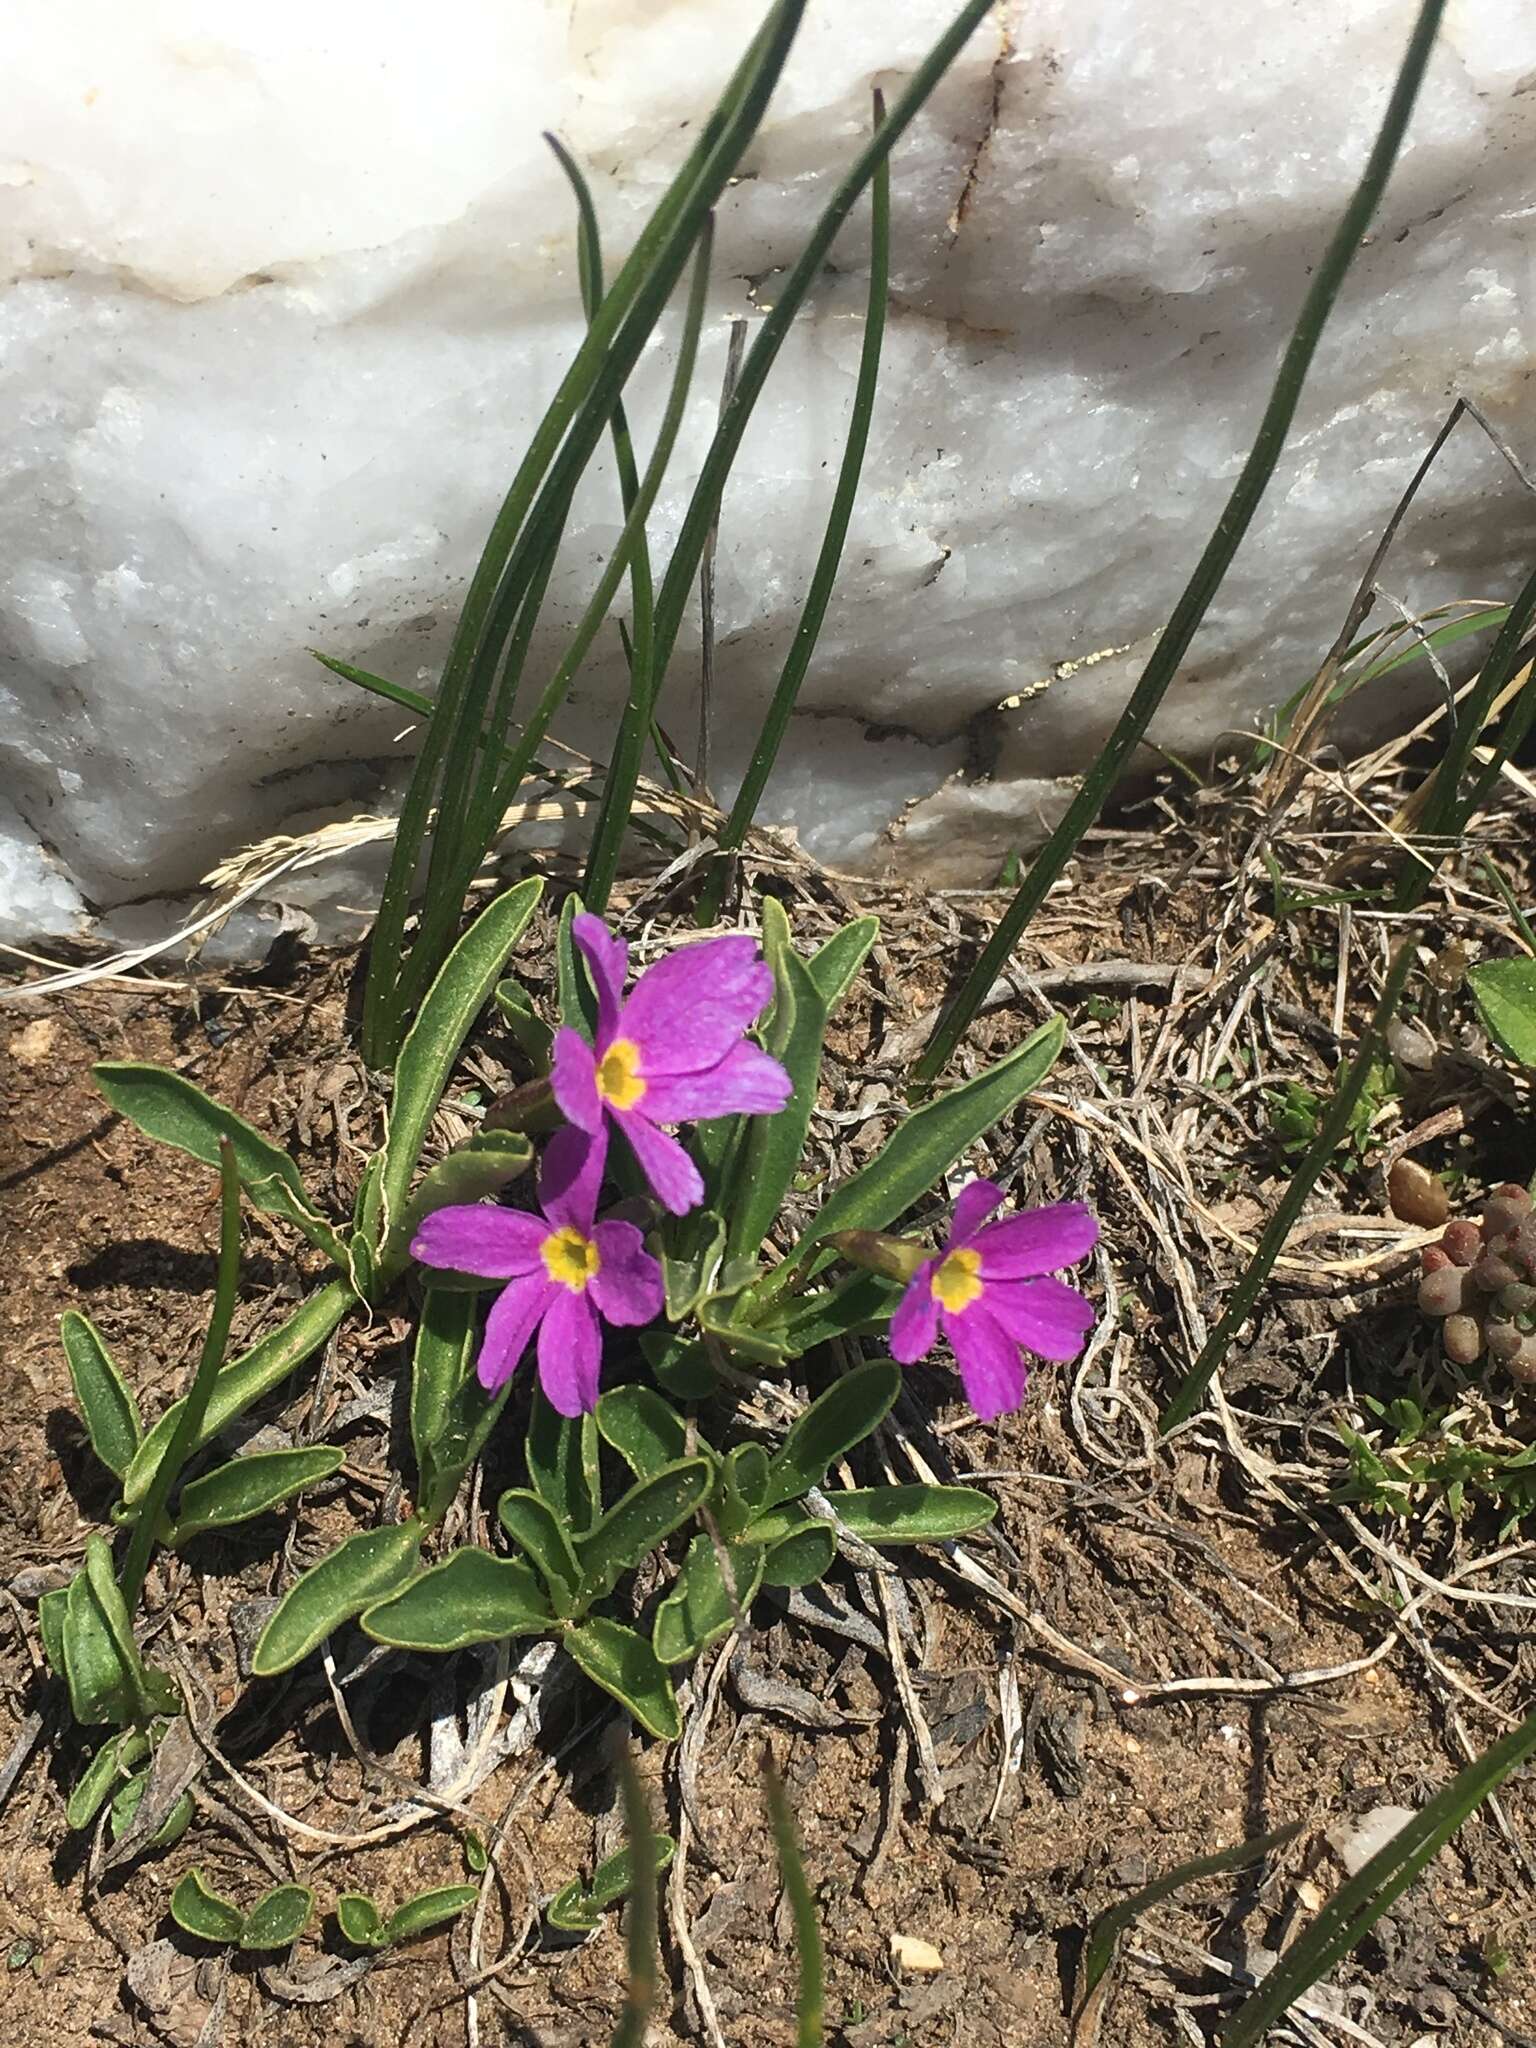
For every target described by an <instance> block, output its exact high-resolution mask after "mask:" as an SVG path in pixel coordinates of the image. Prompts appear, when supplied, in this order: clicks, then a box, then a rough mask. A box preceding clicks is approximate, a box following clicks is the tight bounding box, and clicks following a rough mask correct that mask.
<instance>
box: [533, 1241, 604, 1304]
mask: <svg viewBox="0 0 1536 2048" xmlns="http://www.w3.org/2000/svg"><path fill="white" fill-rule="evenodd" d="M539 1256H540V1258H542V1259H543V1261H544V1270H545V1272H546V1273H547V1274H548V1275H549V1277H550V1279H551V1280H553V1281H555V1282H556V1283H557V1284H558V1285H559V1286H561V1287H569V1289H570V1290H571V1292H572V1294H580V1293H581V1291H582V1289H583V1288H584V1287H585V1286H586V1284H587V1282H588V1281H589V1280H590V1279H591V1278H592V1275H593V1274H594V1273H595V1272H596V1271H597V1269H598V1267H599V1266H600V1265H601V1263H602V1261H601V1260H600V1259H599V1258H598V1255H597V1246H596V1245H595V1244H594V1243H593V1242H592V1240H591V1238H590V1237H583V1236H582V1234H581V1232H580V1231H579V1230H573V1229H572V1228H571V1227H570V1225H569V1224H567V1225H566V1226H565V1228H564V1229H563V1230H552V1231H551V1232H550V1234H549V1236H548V1237H546V1238H545V1240H544V1242H543V1243H542V1244H541V1245H540V1246H539Z"/></svg>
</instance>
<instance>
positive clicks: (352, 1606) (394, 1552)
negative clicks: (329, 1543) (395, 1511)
mask: <svg viewBox="0 0 1536 2048" xmlns="http://www.w3.org/2000/svg"><path fill="white" fill-rule="evenodd" d="M421 1537H422V1529H421V1525H420V1523H419V1522H401V1523H399V1524H398V1525H397V1526H392V1527H390V1528H387V1529H364V1530H362V1531H361V1532H360V1533H359V1534H358V1535H356V1536H349V1537H348V1538H347V1540H346V1542H345V1543H343V1544H340V1545H339V1546H338V1547H337V1548H336V1549H335V1550H333V1551H331V1552H330V1554H329V1555H328V1556H326V1557H322V1558H321V1560H320V1562H319V1563H318V1564H316V1565H311V1566H310V1568H309V1570H308V1571H307V1572H306V1573H305V1574H304V1576H303V1578H301V1579H300V1580H299V1582H298V1584H297V1585H296V1586H294V1587H292V1588H291V1589H290V1590H289V1591H288V1593H287V1594H285V1595H284V1598H283V1602H282V1605H281V1606H280V1607H279V1608H278V1609H277V1611H276V1613H275V1614H274V1615H273V1616H272V1619H271V1620H270V1621H269V1622H268V1623H267V1625H266V1627H265V1628H264V1629H263V1630H262V1632H261V1636H260V1638H259V1640H258V1641H257V1644H256V1649H255V1652H254V1654H253V1656H252V1658H251V1669H252V1670H253V1671H254V1672H255V1674H256V1676H257V1677H258V1678H275V1677H276V1676H277V1674H278V1673H279V1672H280V1671H289V1670H291V1669H292V1668H293V1666H294V1665H295V1664H297V1663H299V1662H300V1661H301V1660H302V1659H303V1658H305V1657H307V1656H308V1655H309V1653H310V1651H311V1650H313V1649H316V1648H318V1647H319V1645H320V1644H321V1643H323V1642H324V1641H325V1639H326V1637H327V1636H328V1635H330V1634H331V1633H332V1631H333V1630H335V1629H338V1628H340V1627H341V1625H342V1623H343V1622H347V1621H351V1620H352V1619H353V1617H354V1616H355V1615H358V1614H361V1613H362V1611H363V1609H364V1608H365V1607H367V1606H368V1605H370V1603H371V1602H373V1601H375V1600H379V1599H382V1598H383V1596H384V1595H385V1594H386V1593H388V1592H390V1591H391V1590H392V1589H393V1588H394V1587H396V1586H398V1585H399V1584H400V1583H401V1581H402V1580H404V1579H405V1578H407V1577H408V1576H409V1574H410V1573H411V1572H412V1570H414V1568H415V1564H416V1557H417V1553H418V1552H419V1551H420V1549H421Z"/></svg>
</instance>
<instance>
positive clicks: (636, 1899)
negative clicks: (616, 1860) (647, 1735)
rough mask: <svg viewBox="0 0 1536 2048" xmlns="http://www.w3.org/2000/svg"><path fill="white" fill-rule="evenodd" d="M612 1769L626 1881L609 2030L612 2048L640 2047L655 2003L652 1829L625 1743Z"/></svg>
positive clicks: (654, 1909)
mask: <svg viewBox="0 0 1536 2048" xmlns="http://www.w3.org/2000/svg"><path fill="white" fill-rule="evenodd" d="M618 1771H619V1784H620V1785H621V1786H622V1788H623V1792H624V1833H625V1836H626V1838H627V1841H628V1845H629V1858H630V1864H629V1867H630V1880H629V1905H628V1908H627V1910H626V1912H625V1916H624V1956H625V1963H626V1966H627V1967H626V1969H625V1973H624V1974H625V1982H624V2010H623V2012H622V2013H621V2014H620V2015H619V2024H618V2026H617V2027H616V2028H615V2029H614V2033H613V2048H644V2042H645V2033H646V2022H647V2021H648V2020H649V2019H650V2016H651V2007H652V2006H653V2005H654V2004H655V2002H656V1872H657V1862H656V1830H655V1829H654V1828H653V1827H652V1826H651V1815H650V1809H649V1808H648V1807H647V1805H646V1803H645V1788H644V1786H643V1785H642V1784H641V1783H640V1774H639V1772H638V1771H637V1770H636V1769H635V1764H634V1759H633V1758H632V1757H631V1755H630V1753H629V1750H628V1748H627V1746H626V1747H625V1748H623V1749H621V1750H620V1752H619V1757H618Z"/></svg>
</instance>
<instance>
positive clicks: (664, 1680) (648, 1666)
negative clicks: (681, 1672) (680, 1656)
mask: <svg viewBox="0 0 1536 2048" xmlns="http://www.w3.org/2000/svg"><path fill="white" fill-rule="evenodd" d="M565 1647H566V1649H567V1651H568V1652H569V1653H570V1655H571V1657H572V1659H573V1661H574V1662H575V1663H577V1664H578V1665H579V1666H580V1667H581V1669H582V1670H583V1671H584V1672H585V1673H586V1675H587V1676H588V1678H590V1679H591V1680H592V1683H593V1684H594V1685H600V1686H601V1687H602V1689H603V1691H604V1692H606V1693H611V1694H612V1696H613V1698H614V1699H616V1700H617V1701H618V1702H619V1704H620V1705H621V1706H624V1707H627V1708H628V1709H629V1711H630V1713H631V1714H633V1715H634V1717H635V1719H636V1720H637V1721H638V1722H639V1723H640V1726H641V1727H642V1728H644V1729H645V1730H646V1732H647V1734H650V1735H655V1736H658V1737H659V1738H660V1739H661V1740H662V1741H663V1742H675V1741H676V1740H677V1738H678V1736H679V1735H681V1733H682V1732H683V1724H682V1718H681V1716H680V1715H679V1713H678V1711H677V1695H676V1694H675V1693H674V1692H673V1690H672V1681H671V1679H670V1678H668V1676H667V1674H666V1672H665V1670H664V1669H663V1668H662V1666H661V1665H660V1664H659V1663H658V1662H657V1659H656V1653H655V1651H654V1650H653V1649H652V1648H651V1646H650V1644H649V1643H648V1642H647V1641H646V1640H645V1638H644V1636H642V1635H637V1634H636V1632H635V1631H634V1629H632V1628H625V1627H624V1626H623V1624H622V1623H621V1622H617V1621H610V1620H609V1619H608V1618H607V1616H606V1615H601V1614H589V1615H588V1616H587V1619H586V1620H585V1621H583V1622H580V1623H578V1624H577V1626H576V1627H575V1628H572V1629H567V1631H566V1634H565Z"/></svg>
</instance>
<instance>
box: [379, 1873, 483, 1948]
mask: <svg viewBox="0 0 1536 2048" xmlns="http://www.w3.org/2000/svg"><path fill="white" fill-rule="evenodd" d="M479 1896H480V1887H479V1886H478V1885H476V1884H444V1885H439V1886H437V1888H436V1889H435V1890H433V1891H427V1892H418V1893H417V1894H416V1896H415V1898H414V1899H407V1900H406V1902H405V1904H404V1905H403V1906H400V1907H398V1908H397V1909H396V1910H395V1911H394V1912H393V1913H391V1914H390V1916H389V1921H388V1924H387V1925H386V1927H385V1929H384V1938H385V1940H386V1941H388V1942H389V1943H390V1945H391V1946H393V1945H394V1944H395V1943H396V1942H398V1941H412V1940H414V1939H415V1937H416V1936H417V1935H419V1934H430V1933H431V1931H432V1929H433V1928H434V1927H441V1926H443V1925H444V1924H445V1923H446V1922H447V1921H449V1920H457V1919H458V1917H459V1915H460V1914H461V1913H462V1912H463V1911H464V1910H465V1908H466V1907H468V1906H472V1905H473V1904H474V1903H475V1900H476V1899H477V1898H478V1897H479Z"/></svg>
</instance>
